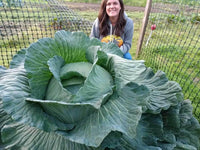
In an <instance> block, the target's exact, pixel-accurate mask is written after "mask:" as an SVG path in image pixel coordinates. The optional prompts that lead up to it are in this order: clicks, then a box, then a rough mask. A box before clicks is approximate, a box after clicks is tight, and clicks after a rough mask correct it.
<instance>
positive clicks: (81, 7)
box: [65, 2, 145, 12]
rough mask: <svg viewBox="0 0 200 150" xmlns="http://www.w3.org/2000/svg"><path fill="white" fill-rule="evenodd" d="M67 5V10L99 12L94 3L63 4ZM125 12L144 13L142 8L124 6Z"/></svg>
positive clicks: (97, 6) (98, 5)
mask: <svg viewBox="0 0 200 150" xmlns="http://www.w3.org/2000/svg"><path fill="white" fill-rule="evenodd" d="M65 3H67V5H68V7H69V8H72V9H77V10H80V11H85V10H96V11H99V8H100V4H94V3H77V2H76V3H75V2H65ZM125 10H126V11H141V12H144V10H145V8H144V7H134V6H125Z"/></svg>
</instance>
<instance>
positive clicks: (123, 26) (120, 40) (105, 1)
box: [90, 0, 133, 59]
mask: <svg viewBox="0 0 200 150" xmlns="http://www.w3.org/2000/svg"><path fill="white" fill-rule="evenodd" d="M90 36H91V37H94V38H98V39H99V40H101V42H106V43H107V42H111V43H115V44H117V45H118V46H119V47H120V49H121V51H122V52H123V54H124V58H126V59H132V57H131V55H130V53H129V50H130V48H131V45H132V39H133V20H132V19H130V18H129V17H128V16H127V15H126V14H125V12H124V3H123V1H122V0H102V2H101V8H100V10H99V14H98V18H97V19H96V20H95V21H94V24H93V27H92V30H91V34H90Z"/></svg>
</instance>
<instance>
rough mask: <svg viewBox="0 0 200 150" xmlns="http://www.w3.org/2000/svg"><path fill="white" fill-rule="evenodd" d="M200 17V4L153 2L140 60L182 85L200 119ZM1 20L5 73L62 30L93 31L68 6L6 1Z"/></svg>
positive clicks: (53, 0)
mask: <svg viewBox="0 0 200 150" xmlns="http://www.w3.org/2000/svg"><path fill="white" fill-rule="evenodd" d="M199 14H200V1H199V0H190V1H188V0H153V4H152V9H151V13H150V17H149V22H148V25H147V29H146V33H145V38H144V41H143V45H142V51H141V53H140V55H139V58H140V59H144V60H145V61H146V65H147V66H149V67H151V68H153V69H154V71H157V70H162V71H164V72H165V73H166V75H167V77H168V78H169V80H173V81H176V82H178V83H179V84H180V85H181V87H182V89H183V93H184V96H185V99H190V100H191V101H192V104H193V106H194V114H195V116H196V117H197V118H199V119H200V62H199V60H200V28H199V26H200V15H199ZM0 17H1V21H0V65H2V66H5V67H8V66H9V62H10V60H11V59H12V57H13V56H14V55H15V54H16V52H17V51H18V50H20V49H22V48H25V47H28V46H29V45H30V44H31V43H33V42H35V41H37V40H38V39H40V38H42V37H52V36H54V33H55V32H56V31H57V30H62V29H63V30H68V31H83V32H85V33H86V34H88V35H89V33H90V29H91V26H92V23H91V22H90V21H87V20H85V19H84V18H82V17H81V16H79V15H77V13H76V12H75V11H73V10H72V9H69V8H68V6H67V4H65V3H64V2H63V1H62V0H0ZM153 24H155V25H156V29H155V30H153V31H152V30H151V25H153Z"/></svg>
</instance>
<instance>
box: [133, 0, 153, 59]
mask: <svg viewBox="0 0 200 150" xmlns="http://www.w3.org/2000/svg"><path fill="white" fill-rule="evenodd" d="M151 4H152V0H147V3H146V8H145V12H144V18H143V23H142V28H141V30H140V37H139V40H138V46H137V50H136V55H135V57H136V58H137V57H138V55H139V53H140V51H141V48H142V43H143V40H144V35H145V31H146V27H147V24H148V19H149V14H150V11H151Z"/></svg>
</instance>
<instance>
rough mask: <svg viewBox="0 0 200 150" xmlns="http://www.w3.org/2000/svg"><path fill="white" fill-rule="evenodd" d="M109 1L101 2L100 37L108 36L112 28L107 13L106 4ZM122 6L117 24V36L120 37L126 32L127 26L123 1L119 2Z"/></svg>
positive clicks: (99, 16)
mask: <svg viewBox="0 0 200 150" xmlns="http://www.w3.org/2000/svg"><path fill="white" fill-rule="evenodd" d="M107 1H108V0H102V1H101V8H100V10H99V15H98V19H99V32H100V35H102V36H106V35H108V34H109V31H110V26H109V24H108V20H109V16H108V15H107V13H106V3H107ZM118 1H119V3H120V6H121V10H120V12H119V17H118V20H117V24H116V25H115V35H117V36H120V35H121V34H122V33H123V32H124V27H125V25H126V20H125V18H124V3H123V0H118Z"/></svg>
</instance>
